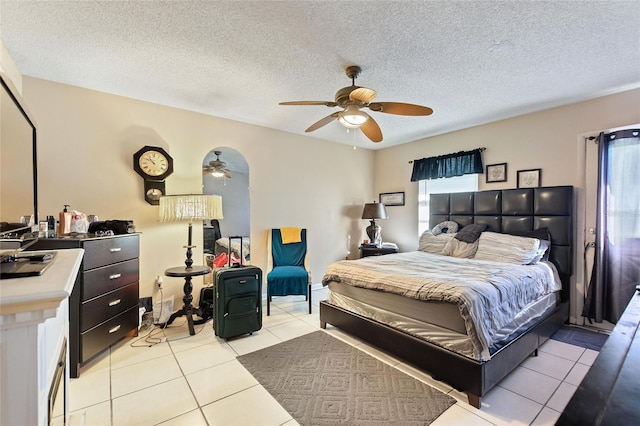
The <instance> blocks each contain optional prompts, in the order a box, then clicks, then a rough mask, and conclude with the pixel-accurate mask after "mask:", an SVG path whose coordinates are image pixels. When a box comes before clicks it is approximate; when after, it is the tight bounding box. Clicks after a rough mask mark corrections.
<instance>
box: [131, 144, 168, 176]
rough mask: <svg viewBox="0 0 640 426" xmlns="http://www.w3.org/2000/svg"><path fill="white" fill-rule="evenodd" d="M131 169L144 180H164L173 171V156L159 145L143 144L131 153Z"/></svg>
mask: <svg viewBox="0 0 640 426" xmlns="http://www.w3.org/2000/svg"><path fill="white" fill-rule="evenodd" d="M133 169H134V170H135V171H136V172H137V173H138V174H139V175H140V176H142V177H143V178H144V179H145V180H155V181H159V180H164V179H165V178H167V177H168V176H169V175H170V174H171V173H173V158H171V156H170V155H169V154H168V153H167V151H165V150H164V149H162V148H160V147H156V146H144V147H142V148H141V149H140V150H138V152H136V153H135V154H133Z"/></svg>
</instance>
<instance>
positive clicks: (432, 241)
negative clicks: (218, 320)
mask: <svg viewBox="0 0 640 426" xmlns="http://www.w3.org/2000/svg"><path fill="white" fill-rule="evenodd" d="M454 235H455V234H439V235H433V234H432V233H431V231H424V232H423V233H422V235H421V236H420V241H419V242H418V250H420V251H424V252H427V253H434V254H442V250H443V249H444V246H446V245H447V243H448V242H449V240H451V239H453V236H454Z"/></svg>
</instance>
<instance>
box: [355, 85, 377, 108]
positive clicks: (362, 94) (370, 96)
mask: <svg viewBox="0 0 640 426" xmlns="http://www.w3.org/2000/svg"><path fill="white" fill-rule="evenodd" d="M376 94H377V93H376V91H375V90H373V89H369V88H366V87H358V88H357V89H353V90H352V91H351V93H349V99H351V100H352V101H360V102H364V103H366V104H368V103H369V102H371V101H372V100H374V99H375V98H376Z"/></svg>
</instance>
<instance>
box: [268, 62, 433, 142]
mask: <svg viewBox="0 0 640 426" xmlns="http://www.w3.org/2000/svg"><path fill="white" fill-rule="evenodd" d="M361 71H362V69H361V68H360V67H359V66H357V65H351V66H349V67H347V68H346V73H347V77H349V78H350V79H351V86H347V87H343V88H342V89H340V90H338V91H337V92H336V96H335V101H291V102H280V104H279V105H326V106H328V107H340V108H343V110H342V111H336V112H334V113H332V114H330V115H328V116H326V117H324V118H323V119H321V120H319V121H317V122H315V123H313V124H312V125H311V126H310V127H309V128H308V129H306V130H305V132H313V131H314V130H318V129H319V128H320V127H322V126H325V125H327V124H329V123H330V122H332V121H333V120H335V119H337V120H338V121H339V122H340V124H342V125H343V126H344V127H347V128H350V129H356V128H360V130H362V133H364V134H365V136H367V137H368V138H369V139H371V141H372V142H380V141H382V131H381V130H380V126H378V123H376V121H375V120H374V119H373V117H371V116H370V115H369V114H367V113H366V112H364V111H362V108H369V109H370V110H371V111H375V112H383V113H386V114H395V115H414V116H415V115H431V114H433V110H432V109H431V108H429V107H426V106H422V105H414V104H407V103H402V102H373V100H374V99H375V97H376V91H375V90H373V89H369V88H367V87H360V86H356V84H355V80H356V78H358V76H359V75H360V72H361Z"/></svg>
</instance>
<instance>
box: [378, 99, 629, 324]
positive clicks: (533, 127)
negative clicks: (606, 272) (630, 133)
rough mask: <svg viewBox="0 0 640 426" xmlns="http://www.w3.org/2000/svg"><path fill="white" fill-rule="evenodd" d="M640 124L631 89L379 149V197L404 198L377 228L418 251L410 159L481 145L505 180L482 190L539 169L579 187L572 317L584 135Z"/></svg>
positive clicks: (578, 278)
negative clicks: (398, 195)
mask: <svg viewBox="0 0 640 426" xmlns="http://www.w3.org/2000/svg"><path fill="white" fill-rule="evenodd" d="M435 113H436V114H437V111H436V112H435ZM639 120H640V90H631V91H627V92H623V93H618V94H615V95H610V96H605V97H602V98H597V99H592V100H589V101H584V102H579V103H575V104H571V105H566V106H563V107H558V108H553V109H549V110H545V111H540V112H537V113H532V114H527V115H523V116H520V117H515V118H511V119H508V120H502V121H497V122H494V123H489V124H485V125H482V126H476V127H471V128H468V129H464V130H460V131H456V132H451V133H447V134H443V135H439V136H434V137H431V138H426V139H422V140H419V141H416V142H412V143H408V144H404V145H400V146H395V147H391V148H388V149H384V150H380V151H376V156H375V192H376V194H378V193H380V192H395V191H404V192H405V205H404V206H402V207H390V208H387V214H388V216H389V218H388V219H387V220H385V221H383V222H382V226H383V233H384V238H385V240H387V241H394V242H396V243H397V244H398V245H399V246H400V249H401V250H415V249H416V248H417V247H418V198H417V194H418V184H417V182H410V181H409V180H410V179H411V170H412V165H411V164H409V161H411V160H414V159H420V158H423V157H431V156H435V155H443V154H448V153H452V152H457V151H464V150H470V149H474V148H479V147H486V148H487V150H486V151H484V152H483V162H484V164H485V165H487V164H494V163H507V181H506V182H500V183H485V178H484V175H483V176H481V178H480V182H479V185H478V188H479V189H480V190H485V189H505V188H515V187H516V174H517V171H518V170H523V169H537V168H541V169H542V185H543V186H554V185H573V186H575V188H576V203H575V207H576V212H577V215H576V232H575V235H576V241H577V242H576V246H575V247H576V250H575V251H574V254H575V262H574V265H575V267H574V281H575V282H576V285H575V286H574V288H572V293H571V294H572V305H571V308H572V312H573V313H575V311H576V310H577V309H576V306H577V301H578V298H579V297H581V293H580V292H581V291H582V288H583V284H582V279H583V277H582V275H583V274H582V250H581V247H582V246H583V245H582V239H581V236H582V233H583V228H584V221H583V220H582V219H581V217H582V216H583V214H584V210H585V207H584V201H583V199H582V197H583V192H584V175H585V172H584V138H583V137H582V136H581V135H584V134H585V133H595V134H597V133H598V132H599V131H600V130H606V129H611V128H615V127H620V126H624V125H628V124H633V123H637V122H638V121H639ZM593 208H595V206H594V207H593ZM572 315H573V314H572Z"/></svg>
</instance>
